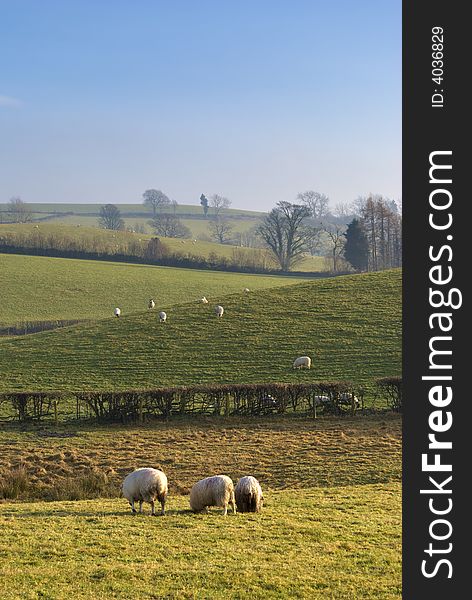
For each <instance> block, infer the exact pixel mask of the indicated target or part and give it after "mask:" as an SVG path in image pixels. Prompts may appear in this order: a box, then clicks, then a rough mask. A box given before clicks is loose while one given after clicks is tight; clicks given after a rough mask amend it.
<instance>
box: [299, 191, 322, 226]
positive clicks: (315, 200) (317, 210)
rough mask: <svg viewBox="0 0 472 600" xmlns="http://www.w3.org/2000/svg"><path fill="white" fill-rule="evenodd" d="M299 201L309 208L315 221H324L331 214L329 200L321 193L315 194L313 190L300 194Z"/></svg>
mask: <svg viewBox="0 0 472 600" xmlns="http://www.w3.org/2000/svg"><path fill="white" fill-rule="evenodd" d="M297 200H300V201H301V202H302V203H303V204H304V205H305V206H307V207H308V208H309V210H310V215H311V216H312V217H313V218H314V219H318V220H319V219H323V218H324V217H326V215H327V214H328V212H329V198H328V196H326V195H325V194H321V193H320V192H314V191H313V190H307V191H306V192H300V194H298V196H297Z"/></svg>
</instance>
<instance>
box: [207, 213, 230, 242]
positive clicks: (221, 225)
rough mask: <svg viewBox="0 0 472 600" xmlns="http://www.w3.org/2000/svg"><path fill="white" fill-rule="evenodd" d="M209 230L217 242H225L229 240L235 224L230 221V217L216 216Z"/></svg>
mask: <svg viewBox="0 0 472 600" xmlns="http://www.w3.org/2000/svg"><path fill="white" fill-rule="evenodd" d="M209 230H210V234H211V236H212V238H213V239H214V240H215V241H216V242H218V243H220V244H225V243H227V242H228V241H229V237H230V234H231V232H232V230H233V226H232V225H231V223H230V222H229V219H226V218H225V217H216V218H215V219H213V220H212V221H211V222H210V224H209Z"/></svg>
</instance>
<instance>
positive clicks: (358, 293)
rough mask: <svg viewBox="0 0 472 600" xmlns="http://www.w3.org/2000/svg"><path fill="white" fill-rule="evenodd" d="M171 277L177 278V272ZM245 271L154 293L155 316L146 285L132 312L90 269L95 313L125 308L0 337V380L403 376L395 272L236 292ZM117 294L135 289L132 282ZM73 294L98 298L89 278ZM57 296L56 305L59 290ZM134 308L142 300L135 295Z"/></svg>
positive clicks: (85, 383) (89, 382)
mask: <svg viewBox="0 0 472 600" xmlns="http://www.w3.org/2000/svg"><path fill="white" fill-rule="evenodd" d="M39 260H40V259H39ZM66 262H67V261H66ZM120 268H122V269H123V270H126V269H127V268H126V266H125V265H123V266H118V267H117V269H120ZM140 269H141V267H137V268H136V270H137V271H139V270H140ZM143 269H144V268H143ZM170 271H171V270H170ZM170 271H169V272H170ZM195 273H196V272H195ZM193 274H194V273H192V272H190V273H189V274H188V277H187V273H186V275H185V277H182V278H181V284H180V285H188V281H189V280H190V275H193ZM216 275H217V274H216V273H212V274H211V276H216ZM222 275H224V274H222ZM170 276H171V278H174V281H175V276H176V273H175V272H174V273H171V274H170ZM232 277H235V276H233V275H228V279H227V280H226V281H228V282H229V281H230V279H231V278H232ZM237 277H238V276H236V277H235V280H236V281H237ZM57 279H59V277H57ZM243 281H245V282H246V283H243ZM247 281H249V279H248V278H246V276H244V277H243V278H241V279H240V280H239V281H238V284H239V285H240V286H241V287H240V288H239V290H238V292H233V293H230V291H231V290H230V288H227V289H225V290H223V289H222V287H220V288H219V293H217V290H216V289H215V290H214V292H212V293H211V292H209V291H208V290H209V287H208V286H206V285H203V284H202V285H201V287H198V289H195V288H193V289H194V290H195V292H193V291H192V294H194V295H193V296H192V297H191V298H190V299H189V298H188V294H187V298H185V296H184V294H182V293H181V298H180V301H177V303H176V297H175V296H174V298H173V299H172V300H173V301H174V303H172V301H171V299H170V298H169V301H168V302H166V301H165V300H162V301H161V302H159V309H161V308H162V309H164V310H165V311H166V312H167V315H168V321H167V323H165V324H164V325H163V324H161V323H159V322H158V319H156V316H155V313H152V312H151V311H147V310H146V309H145V308H144V306H145V302H146V299H147V297H148V296H149V297H151V296H153V295H154V294H153V293H152V291H150V290H149V293H146V294H144V293H143V294H142V295H140V296H139V298H138V300H137V301H139V303H140V305H141V311H140V312H137V313H136V314H130V313H131V312H132V307H130V308H128V305H127V304H126V303H122V302H121V301H120V298H119V296H118V294H117V295H114V294H112V293H111V290H112V288H110V287H106V286H105V285H104V281H103V280H101V279H100V278H99V277H97V279H96V281H95V286H96V287H100V286H103V290H102V292H101V293H102V294H105V295H108V299H107V300H106V307H105V305H104V307H103V311H105V309H106V311H107V313H108V314H109V315H111V314H112V309H113V307H114V306H115V305H119V306H120V308H122V310H123V313H122V314H123V315H124V316H123V317H122V318H120V319H114V318H112V317H110V318H108V319H104V320H101V321H99V322H95V323H91V324H83V325H77V326H75V327H69V328H66V329H62V330H55V331H50V332H43V333H38V334H34V335H29V336H24V337H20V338H17V339H6V340H3V341H1V342H0V364H1V367H0V368H1V384H0V385H1V388H0V389H1V390H2V391H7V390H21V389H23V390H24V389H35V390H50V389H57V390H68V389H69V390H70V389H129V388H143V387H144V388H145V387H156V386H162V385H191V384H195V383H251V382H253V383H257V382H264V381H265V382H270V381H282V382H298V381H301V382H303V381H313V379H315V380H319V379H324V380H339V379H351V380H352V381H354V382H355V383H356V384H358V385H366V386H371V385H372V383H373V381H374V380H375V378H377V377H383V376H390V375H399V374H400V370H401V366H400V352H401V330H400V327H401V317H400V315H401V272H400V271H398V270H393V271H387V272H383V273H372V274H365V275H354V276H345V277H338V278H331V279H322V280H316V281H309V282H302V283H298V284H296V285H289V286H283V287H274V288H272V289H263V290H258V291H257V290H256V291H253V292H250V293H248V294H243V292H242V291H241V288H242V285H247ZM263 281H268V282H269V284H270V283H272V282H273V280H271V278H267V279H265V278H263ZM221 283H222V282H221V281H220V285H221ZM121 286H122V287H123V283H121ZM249 287H253V286H251V285H250V284H249ZM115 289H117V288H115ZM148 289H149V288H148ZM233 289H234V288H233ZM126 293H127V294H129V295H131V294H134V295H135V296H136V297H137V294H136V288H133V289H131V288H129V289H128V291H127V292H126ZM201 294H205V295H208V297H209V299H210V300H211V304H209V305H203V304H201V303H199V302H198V298H199V296H200V295H201ZM112 295H113V299H112V298H111V296H112ZM74 296H75V297H76V298H77V297H80V302H81V303H82V304H85V303H87V302H90V303H93V302H95V300H94V299H93V291H92V289H91V288H89V290H87V291H86V292H85V293H80V292H79V293H77V290H75V293H74V294H71V297H74ZM103 298H104V296H103V295H102V299H103ZM158 298H159V295H158ZM185 299H187V301H184V300H185ZM102 301H103V300H102ZM137 301H136V302H137ZM58 302H59V303H62V304H63V303H64V297H62V298H61V299H60V300H58ZM216 303H220V304H223V305H224V308H225V315H224V317H223V318H222V319H216V318H215V316H214V313H213V306H214V305H215V304H216ZM97 309H98V307H97ZM135 309H136V310H139V309H138V307H137V306H136V305H135ZM84 314H85V309H84ZM100 314H101V315H102V314H103V312H101V313H100ZM25 317H26V315H25ZM303 354H308V355H310V356H313V358H314V368H313V369H311V370H305V371H295V370H293V369H292V368H291V365H292V362H293V359H294V358H295V357H296V356H299V355H303Z"/></svg>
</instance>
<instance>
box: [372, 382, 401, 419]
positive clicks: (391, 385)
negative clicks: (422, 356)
mask: <svg viewBox="0 0 472 600" xmlns="http://www.w3.org/2000/svg"><path fill="white" fill-rule="evenodd" d="M376 384H377V386H378V387H379V389H380V393H381V394H383V395H384V396H385V398H386V400H387V402H388V405H389V406H390V408H391V409H392V410H395V411H397V412H401V411H402V378H401V377H383V378H382V379H377V381H376Z"/></svg>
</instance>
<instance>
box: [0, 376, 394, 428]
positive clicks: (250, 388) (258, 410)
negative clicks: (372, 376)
mask: <svg viewBox="0 0 472 600" xmlns="http://www.w3.org/2000/svg"><path fill="white" fill-rule="evenodd" d="M394 379H395V381H396V385H397V388H398V386H400V388H401V379H400V378H390V379H389V381H390V384H389V386H387V385H386V384H385V385H384V386H383V387H382V386H381V385H380V387H379V389H383V390H386V398H387V400H388V399H389V398H391V397H392V393H393V392H392V389H393V388H392V386H393V387H395V385H394V384H393V383H392V381H393V380H394ZM379 381H380V380H379ZM382 381H384V380H382ZM385 381H386V380H385ZM364 395H365V390H363V389H361V388H356V387H355V386H354V385H353V384H352V383H351V382H349V381H336V382H318V383H314V384H284V383H271V384H246V385H213V386H203V385H200V386H193V387H170V388H159V389H150V390H127V391H116V392H99V391H88V392H83V391H76V392H11V393H5V394H0V412H1V414H2V415H3V418H4V419H10V420H17V421H19V422H28V421H30V422H39V421H43V420H54V421H55V422H57V421H58V418H59V417H58V415H59V413H61V415H64V414H66V415H67V416H68V418H72V419H94V420H97V421H100V422H121V423H128V422H144V421H147V420H150V419H153V418H159V417H160V418H166V419H168V418H171V417H173V416H175V415H192V414H207V415H225V416H231V415H249V416H257V415H268V414H284V413H299V414H305V415H307V416H311V417H315V418H316V417H317V416H318V414H322V413H325V414H326V413H332V414H338V415H340V414H343V413H351V414H353V413H354V412H356V411H357V410H359V409H363V408H364ZM391 404H392V408H394V409H396V410H401V403H400V406H398V403H397V404H395V403H393V402H392V403H391Z"/></svg>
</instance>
